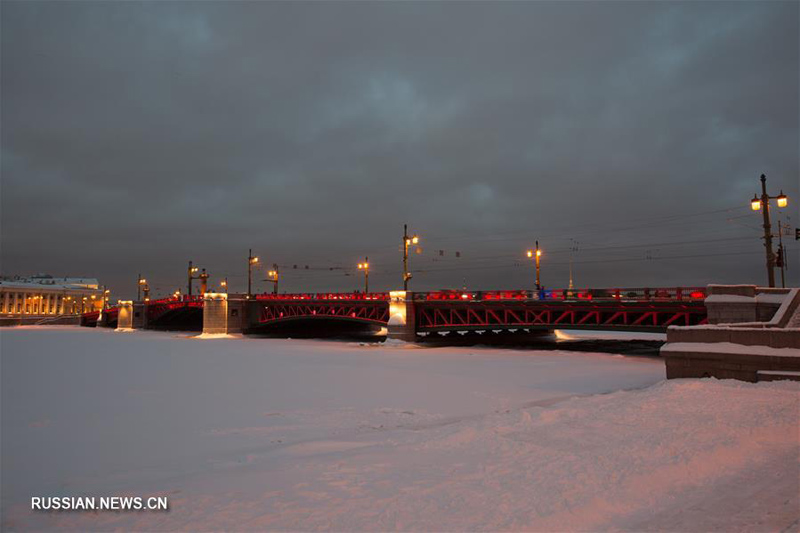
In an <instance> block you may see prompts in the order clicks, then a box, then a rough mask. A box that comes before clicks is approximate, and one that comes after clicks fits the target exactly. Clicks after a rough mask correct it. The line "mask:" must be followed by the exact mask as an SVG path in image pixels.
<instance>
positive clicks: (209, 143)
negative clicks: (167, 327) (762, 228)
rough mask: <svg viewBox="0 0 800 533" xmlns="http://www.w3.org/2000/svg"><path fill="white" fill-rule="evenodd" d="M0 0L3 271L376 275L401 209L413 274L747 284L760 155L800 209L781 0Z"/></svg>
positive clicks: (791, 49)
mask: <svg viewBox="0 0 800 533" xmlns="http://www.w3.org/2000/svg"><path fill="white" fill-rule="evenodd" d="M1 9H2V92H1V93H0V112H2V248H3V250H2V252H3V264H2V269H3V272H4V273H21V274H24V273H31V272H37V271H49V272H52V273H54V274H62V275H94V276H97V277H99V278H101V280H103V281H104V282H106V283H108V284H109V285H110V286H111V287H112V288H113V289H114V290H115V291H116V292H117V294H118V295H120V296H129V295H130V293H131V291H132V290H133V289H134V288H135V283H134V282H135V276H136V274H137V273H139V272H142V273H145V274H147V275H148V277H149V278H150V279H152V280H155V285H156V286H158V287H161V288H162V289H163V290H164V291H167V290H171V289H173V288H175V287H177V286H179V285H181V284H182V283H183V280H184V272H185V270H184V268H185V264H186V261H187V260H189V259H193V260H194V261H195V262H196V263H199V264H200V265H202V266H205V267H207V268H208V269H209V270H210V271H211V273H212V275H213V276H215V277H216V278H218V277H219V276H224V275H227V276H229V277H230V278H231V282H232V285H233V286H234V288H242V287H243V286H244V285H243V283H244V279H245V278H244V277H243V275H244V272H245V266H244V265H245V259H244V258H245V257H246V253H247V249H248V248H250V247H252V248H253V249H254V250H256V251H257V252H258V253H259V254H260V255H261V256H262V257H263V259H264V261H265V263H266V264H271V263H272V262H278V263H280V264H282V265H294V264H298V265H300V266H301V267H302V266H304V265H306V264H308V265H309V266H311V267H312V268H311V269H310V270H308V271H305V270H304V269H303V271H301V272H289V273H287V276H286V278H285V284H284V288H286V289H287V290H302V289H308V290H318V289H319V290H322V289H334V290H335V289H351V288H355V287H359V286H360V278H359V277H358V276H356V275H350V276H347V275H345V273H346V272H345V271H343V270H341V268H346V269H348V270H353V265H354V264H355V263H356V262H357V261H358V260H359V259H360V258H361V257H363V255H365V254H366V255H369V256H370V258H371V259H372V262H373V264H374V267H375V269H374V272H373V276H372V279H373V280H374V283H373V286H374V287H378V288H385V289H388V288H390V287H397V286H398V285H399V283H398V280H399V279H400V278H399V270H400V266H401V264H400V260H399V258H400V257H399V253H398V250H397V248H398V244H399V242H400V231H401V230H402V224H403V223H404V222H409V223H410V224H411V225H412V227H413V229H414V230H415V231H418V232H419V233H420V234H421V235H422V236H423V242H424V244H425V246H424V248H423V253H422V254H421V255H415V256H414V257H413V263H414V265H415V266H416V267H417V268H418V269H420V270H423V271H422V272H419V273H418V274H417V275H416V277H415V282H414V283H415V286H416V287H417V288H419V289H423V288H434V287H441V286H458V285H461V284H462V283H464V282H466V283H467V284H469V285H470V286H475V287H486V288H488V287H521V286H524V285H526V284H527V285H529V284H530V281H531V277H532V273H531V269H530V266H529V265H528V264H527V263H526V261H525V260H524V258H523V254H524V250H525V249H526V248H527V247H529V246H530V245H531V244H532V242H533V240H534V239H536V238H538V239H539V240H540V241H541V243H542V246H543V247H544V249H545V250H546V253H545V260H544V263H543V264H544V271H543V277H544V282H545V284H546V285H549V286H563V285H566V281H567V271H568V258H569V255H570V250H571V249H572V248H574V247H576V246H577V248H578V251H577V252H574V253H573V255H574V261H575V274H576V281H577V283H578V284H579V285H582V286H584V285H592V286H603V285H617V286H618V285H628V286H631V285H666V284H705V283H708V282H715V281H716V282H761V281H763V278H764V273H763V262H764V261H763V256H762V255H758V252H759V251H761V250H762V248H760V241H759V231H758V224H759V218H758V216H757V215H756V214H752V213H749V211H748V210H747V204H746V201H747V200H748V199H749V197H750V196H751V195H752V194H753V193H754V192H755V191H756V189H757V187H758V179H757V178H758V176H759V174H761V173H762V172H764V173H766V174H767V175H768V176H769V179H770V181H769V183H770V187H771V189H772V190H773V191H776V192H777V190H779V189H781V188H782V189H783V190H784V191H785V192H786V193H787V194H789V195H790V196H791V197H793V204H792V208H791V209H790V210H789V211H788V212H787V213H784V215H785V214H791V216H792V219H793V220H792V223H793V226H796V225H798V223H800V216H798V210H797V206H798V205H800V204H798V202H800V190H799V189H800V186H799V185H800V184H798V176H799V175H800V169H799V168H798V144H799V143H800V139H799V138H798V120H799V118H798V117H799V115H800V110H799V109H798V93H799V91H800V88H799V87H798V79H800V66H799V63H800V61H799V60H798V35H799V33H800V32H799V31H798V19H799V18H800V5H798V4H797V3H796V2H784V3H780V2H761V3H756V2H749V3H748V2H703V3H700V2H695V3H680V2H670V3H650V2H638V3H632V2H620V3H611V2H603V3H584V2H580V3H579V2H568V3H554V2H553V3H546V2H530V3H521V2H505V3H489V2H473V3H433V2H432V3H424V2H413V3H399V2H398V3H361V2H328V3H316V2H303V3H285V2H260V3H259V2H242V3H228V2H198V3H192V2H163V3H153V2H124V3H112V2H105V3H103V2H3V3H2V7H1ZM679 215H692V216H688V217H686V216H679ZM575 241H577V242H578V244H577V245H575ZM697 241H700V242H697ZM792 246H793V248H792V258H791V259H793V263H794V264H793V265H792V266H793V267H794V269H793V270H790V279H791V280H793V282H794V284H797V282H798V279H800V278H798V277H797V274H796V269H797V268H798V267H800V257H798V254H797V250H798V248H797V247H796V246H794V243H792ZM439 249H442V250H444V251H445V255H444V257H440V256H439V253H438V250H439ZM455 251H460V252H462V257H461V258H459V259H456V258H455V257H454V252H455ZM723 254H724V255H723ZM648 258H649V259H648ZM517 263H518V264H517ZM331 267H337V268H339V269H337V270H329V269H330V268H331ZM326 269H328V270H326ZM349 273H350V274H353V272H349Z"/></svg>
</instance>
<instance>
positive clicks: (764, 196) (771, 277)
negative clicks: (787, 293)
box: [750, 174, 789, 287]
mask: <svg viewBox="0 0 800 533" xmlns="http://www.w3.org/2000/svg"><path fill="white" fill-rule="evenodd" d="M772 199H774V200H776V203H777V205H778V207H786V206H787V205H789V198H788V197H787V196H786V195H785V194H783V191H781V193H780V194H779V195H778V196H770V195H769V194H768V193H767V177H766V176H765V175H764V174H761V198H759V197H758V195H755V196H753V199H752V200H750V206H751V207H752V209H753V211H758V210H759V209H761V210H762V213H761V214H762V215H763V216H764V249H765V251H766V255H767V281H768V282H769V286H770V287H774V286H775V253H774V252H773V251H772V224H771V223H770V217H769V201H770V200H772Z"/></svg>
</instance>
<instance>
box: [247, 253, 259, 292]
mask: <svg viewBox="0 0 800 533" xmlns="http://www.w3.org/2000/svg"><path fill="white" fill-rule="evenodd" d="M256 264H258V257H253V249H252V248H251V249H250V251H249V252H248V255H247V297H248V298H250V297H251V296H252V294H253V290H252V285H253V265H256Z"/></svg>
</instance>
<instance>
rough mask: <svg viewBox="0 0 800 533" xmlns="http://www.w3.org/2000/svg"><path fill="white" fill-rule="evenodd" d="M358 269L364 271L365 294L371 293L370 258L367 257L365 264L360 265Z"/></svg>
mask: <svg viewBox="0 0 800 533" xmlns="http://www.w3.org/2000/svg"><path fill="white" fill-rule="evenodd" d="M358 269H359V270H363V271H364V293H369V257H365V258H364V262H363V263H359V264H358Z"/></svg>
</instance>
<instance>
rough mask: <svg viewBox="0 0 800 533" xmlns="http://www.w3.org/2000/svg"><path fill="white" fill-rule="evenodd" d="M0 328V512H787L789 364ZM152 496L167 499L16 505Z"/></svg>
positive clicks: (788, 517) (79, 519)
mask: <svg viewBox="0 0 800 533" xmlns="http://www.w3.org/2000/svg"><path fill="white" fill-rule="evenodd" d="M191 340H192V339H191V337H190V336H189V335H187V334H174V333H173V334H171V333H158V332H148V331H138V332H136V333H135V334H132V335H120V334H118V333H115V332H114V331H110V330H102V329H81V328H64V327H62V328H57V327H39V328H33V327H31V328H16V329H13V330H10V329H6V330H2V331H0V348H2V350H1V352H0V362H1V363H2V374H0V379H2V387H1V388H0V394H2V467H3V476H2V480H1V481H2V510H3V515H2V520H3V522H2V528H3V529H4V530H5V529H14V530H36V531H41V530H69V531H96V530H111V529H122V530H146V531H166V530H169V531H171V530H194V531H196V530H203V531H208V530H227V531H231V530H236V531H261V530H292V531H313V530H336V531H375V530H417V531H422V530H425V531H433V530H436V531H444V530H446V531H463V530H470V531H479V530H480V531H485V530H492V531H502V530H524V531H555V530H557V531H566V530H607V529H616V530H629V531H642V530H671V531H687V530H718V531H736V530H740V531H754V530H759V531H764V530H790V529H793V528H796V527H797V524H798V523H800V522H798V520H800V511H798V509H800V500H798V494H800V490H798V480H799V479H800V476H799V475H798V459H797V458H798V452H800V450H798V435H797V430H798V424H800V414H799V413H798V411H800V384H798V383H789V382H770V383H759V384H747V383H741V382H734V381H717V380H713V379H707V380H671V381H664V380H663V377H664V366H663V361H661V360H660V359H658V358H638V357H620V356H613V355H604V354H587V353H580V354H575V353H568V352H558V351H556V352H553V351H548V352H536V351H531V350H519V351H517V350H508V349H502V350H501V349H489V348H464V347H460V348H425V347H421V346H418V345H413V344H402V345H397V344H394V343H392V344H389V345H385V344H370V343H336V342H330V341H310V340H291V341H288V340H278V339H263V338H262V339H256V338H247V337H236V338H232V339H224V340H221V341H219V342H190V341H191ZM121 494H125V495H141V496H152V495H167V496H169V498H170V511H169V512H162V513H158V512H139V513H136V512H132V513H120V512H104V513H84V512H70V513H32V512H31V511H29V499H30V497H31V496H40V495H42V496H43V495H64V496H78V495H96V496H105V495H121Z"/></svg>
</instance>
